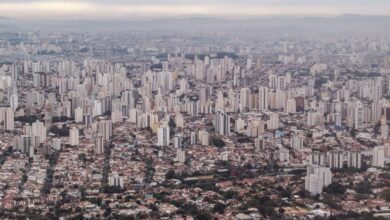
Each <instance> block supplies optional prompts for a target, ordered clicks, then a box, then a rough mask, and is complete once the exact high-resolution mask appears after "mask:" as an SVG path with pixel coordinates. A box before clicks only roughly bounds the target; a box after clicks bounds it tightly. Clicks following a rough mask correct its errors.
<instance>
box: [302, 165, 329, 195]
mask: <svg viewBox="0 0 390 220" xmlns="http://www.w3.org/2000/svg"><path fill="white" fill-rule="evenodd" d="M331 183H332V172H331V171H330V169H329V168H328V167H322V166H317V165H312V166H308V167H307V171H306V178H305V189H306V190H307V191H309V192H310V194H312V195H317V194H321V193H322V190H323V188H324V187H326V186H329V185H330V184H331Z"/></svg>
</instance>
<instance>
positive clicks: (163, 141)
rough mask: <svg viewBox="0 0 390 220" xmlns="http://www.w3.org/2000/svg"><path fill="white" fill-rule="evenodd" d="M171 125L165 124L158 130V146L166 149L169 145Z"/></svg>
mask: <svg viewBox="0 0 390 220" xmlns="http://www.w3.org/2000/svg"><path fill="white" fill-rule="evenodd" d="M169 136H170V131H169V125H168V123H167V122H165V121H164V122H163V123H162V124H161V125H160V127H158V129H157V145H158V146H161V147H166V146H168V145H169V140H170V137H169Z"/></svg>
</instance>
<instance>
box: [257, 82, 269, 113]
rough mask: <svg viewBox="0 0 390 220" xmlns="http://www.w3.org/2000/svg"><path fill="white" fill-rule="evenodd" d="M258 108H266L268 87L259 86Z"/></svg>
mask: <svg viewBox="0 0 390 220" xmlns="http://www.w3.org/2000/svg"><path fill="white" fill-rule="evenodd" d="M259 110H268V88H267V87H264V86H260V87H259Z"/></svg>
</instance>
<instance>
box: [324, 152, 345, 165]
mask: <svg viewBox="0 0 390 220" xmlns="http://www.w3.org/2000/svg"><path fill="white" fill-rule="evenodd" d="M328 158H329V160H328V162H329V167H330V168H331V169H341V168H343V152H341V151H330V152H328Z"/></svg>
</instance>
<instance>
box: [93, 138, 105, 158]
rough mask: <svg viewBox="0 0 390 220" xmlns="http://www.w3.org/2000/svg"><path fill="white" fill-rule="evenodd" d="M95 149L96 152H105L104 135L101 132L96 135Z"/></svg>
mask: <svg viewBox="0 0 390 220" xmlns="http://www.w3.org/2000/svg"><path fill="white" fill-rule="evenodd" d="M94 151H95V153H96V154H103V153H104V137H103V135H101V134H97V135H96V137H95V148H94Z"/></svg>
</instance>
